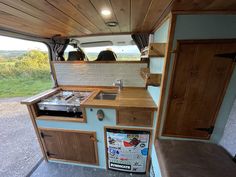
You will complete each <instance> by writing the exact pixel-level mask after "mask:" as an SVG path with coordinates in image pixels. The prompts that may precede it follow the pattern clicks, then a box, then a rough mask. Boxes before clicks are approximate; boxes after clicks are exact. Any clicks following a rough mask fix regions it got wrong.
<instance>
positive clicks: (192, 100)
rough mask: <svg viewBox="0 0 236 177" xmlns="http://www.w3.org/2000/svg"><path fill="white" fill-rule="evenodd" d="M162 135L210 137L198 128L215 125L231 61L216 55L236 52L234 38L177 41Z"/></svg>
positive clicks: (230, 70)
mask: <svg viewBox="0 0 236 177" xmlns="http://www.w3.org/2000/svg"><path fill="white" fill-rule="evenodd" d="M177 51H178V53H177V56H176V58H175V63H174V71H173V76H172V83H171V88H170V92H169V98H168V103H167V113H166V119H165V124H164V128H163V135H166V136H177V137H189V138H200V139H209V138H210V133H208V132H206V131H202V130H199V129H198V128H209V127H211V126H214V123H215V119H216V116H217V113H218V110H219V107H220V105H221V102H222V98H223V96H224V93H225V89H226V87H227V85H228V81H229V79H230V76H231V73H232V69H233V60H232V59H227V58H220V57H216V56H215V55H216V54H219V53H231V52H235V51H236V42H233V41H222V40H221V41H216V40H214V41H181V42H179V43H178V49H177Z"/></svg>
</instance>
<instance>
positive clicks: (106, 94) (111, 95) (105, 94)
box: [94, 92, 117, 100]
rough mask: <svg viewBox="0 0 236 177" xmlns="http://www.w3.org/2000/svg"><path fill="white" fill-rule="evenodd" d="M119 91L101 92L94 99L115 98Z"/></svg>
mask: <svg viewBox="0 0 236 177" xmlns="http://www.w3.org/2000/svg"><path fill="white" fill-rule="evenodd" d="M116 96H117V93H109V92H100V93H99V94H97V95H96V96H95V97H94V99H96V100H115V99H116Z"/></svg>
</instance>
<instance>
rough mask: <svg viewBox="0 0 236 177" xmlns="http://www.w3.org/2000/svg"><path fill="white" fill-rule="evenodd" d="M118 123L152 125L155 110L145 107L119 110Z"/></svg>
mask: <svg viewBox="0 0 236 177" xmlns="http://www.w3.org/2000/svg"><path fill="white" fill-rule="evenodd" d="M116 123H117V125H127V126H143V127H152V125H153V111H150V110H145V109H130V108H129V109H120V110H117V121H116Z"/></svg>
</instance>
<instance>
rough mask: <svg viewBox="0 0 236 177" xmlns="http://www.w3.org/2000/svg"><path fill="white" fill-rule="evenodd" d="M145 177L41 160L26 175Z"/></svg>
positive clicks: (42, 176) (35, 176)
mask: <svg viewBox="0 0 236 177" xmlns="http://www.w3.org/2000/svg"><path fill="white" fill-rule="evenodd" d="M29 176H30V177H130V176H132V177H147V176H146V175H144V174H131V173H126V172H118V171H112V170H104V169H99V168H90V167H81V166H77V165H67V164H60V163H53V162H50V163H48V162H45V161H42V163H41V164H39V165H38V167H37V168H36V169H35V170H34V171H32V172H31V173H30V174H29V175H28V176H27V177H29Z"/></svg>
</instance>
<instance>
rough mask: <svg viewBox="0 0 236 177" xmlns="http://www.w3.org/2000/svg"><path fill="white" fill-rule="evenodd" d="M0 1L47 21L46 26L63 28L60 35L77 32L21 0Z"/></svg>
mask: <svg viewBox="0 0 236 177" xmlns="http://www.w3.org/2000/svg"><path fill="white" fill-rule="evenodd" d="M0 2H3V3H4V4H7V5H9V6H10V7H13V8H15V9H16V10H20V11H21V12H23V13H26V14H28V15H31V16H33V17H35V18H38V19H40V20H42V21H45V22H46V23H47V26H51V25H53V26H54V27H55V28H57V29H58V31H59V30H63V31H62V33H60V34H61V35H62V36H65V35H73V34H78V33H79V31H77V30H75V29H73V28H72V27H70V26H68V25H66V24H64V23H62V22H61V21H60V20H58V19H57V18H54V17H52V16H50V15H48V14H46V13H42V11H40V10H38V9H37V8H34V7H32V6H31V5H29V4H26V3H24V2H22V1H21V0H0ZM49 22H50V23H49ZM37 27H38V28H44V26H39V25H37Z"/></svg>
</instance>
